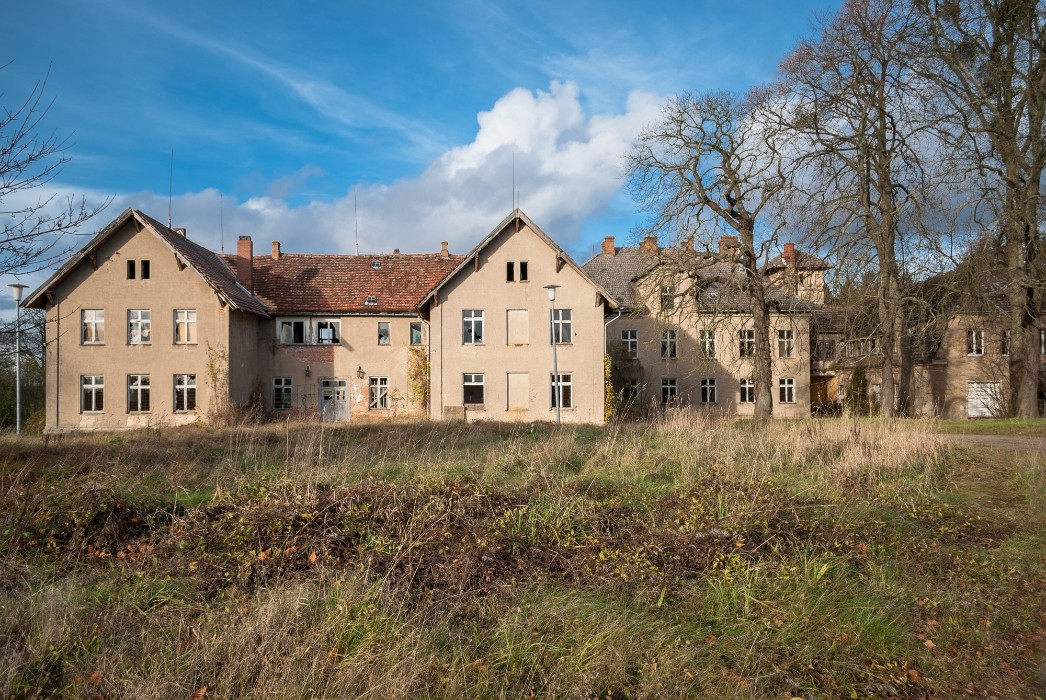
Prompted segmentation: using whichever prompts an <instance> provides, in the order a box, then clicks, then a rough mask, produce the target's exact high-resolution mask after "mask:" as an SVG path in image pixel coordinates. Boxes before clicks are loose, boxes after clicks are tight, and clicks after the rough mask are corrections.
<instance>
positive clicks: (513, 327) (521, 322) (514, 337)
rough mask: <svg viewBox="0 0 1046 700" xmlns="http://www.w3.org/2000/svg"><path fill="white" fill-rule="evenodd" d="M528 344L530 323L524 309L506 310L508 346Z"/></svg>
mask: <svg viewBox="0 0 1046 700" xmlns="http://www.w3.org/2000/svg"><path fill="white" fill-rule="evenodd" d="M529 343H530V323H529V321H528V317H527V310H526V309H509V310H508V344H509V345H527V344H529Z"/></svg>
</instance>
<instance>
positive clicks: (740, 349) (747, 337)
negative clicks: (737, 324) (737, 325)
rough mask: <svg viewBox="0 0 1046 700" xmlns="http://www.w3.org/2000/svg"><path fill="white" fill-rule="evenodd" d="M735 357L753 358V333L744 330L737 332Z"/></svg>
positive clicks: (750, 330) (752, 331) (749, 330)
mask: <svg viewBox="0 0 1046 700" xmlns="http://www.w3.org/2000/svg"><path fill="white" fill-rule="evenodd" d="M737 356H738V357H755V331H754V330H752V329H750V328H746V329H743V330H740V331H738V332H737Z"/></svg>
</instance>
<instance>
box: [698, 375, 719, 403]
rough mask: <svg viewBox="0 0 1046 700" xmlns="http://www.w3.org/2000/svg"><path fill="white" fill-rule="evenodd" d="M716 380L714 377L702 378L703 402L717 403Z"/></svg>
mask: <svg viewBox="0 0 1046 700" xmlns="http://www.w3.org/2000/svg"><path fill="white" fill-rule="evenodd" d="M715 402H716V397H715V380H714V379H702V380H701V403H715Z"/></svg>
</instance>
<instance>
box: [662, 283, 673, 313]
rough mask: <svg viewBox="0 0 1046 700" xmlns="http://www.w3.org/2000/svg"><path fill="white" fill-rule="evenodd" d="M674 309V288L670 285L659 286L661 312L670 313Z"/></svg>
mask: <svg viewBox="0 0 1046 700" xmlns="http://www.w3.org/2000/svg"><path fill="white" fill-rule="evenodd" d="M675 307H676V288H675V287H673V286H672V285H670V284H663V285H661V310H662V311H671V310H672V309H674V308H675Z"/></svg>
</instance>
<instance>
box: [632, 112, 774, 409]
mask: <svg viewBox="0 0 1046 700" xmlns="http://www.w3.org/2000/svg"><path fill="white" fill-rule="evenodd" d="M762 105H763V103H762V101H761V97H760V96H759V95H755V94H753V95H750V96H749V97H745V98H742V97H739V96H737V95H734V94H732V93H728V92H708V93H703V94H697V95H695V94H684V95H681V96H678V97H674V98H672V99H671V100H669V102H668V103H667V104H666V105H665V107H664V110H663V112H662V115H661V119H660V120H659V121H658V122H656V123H654V124H653V125H651V126H649V127H647V128H646V129H645V130H644V131H643V133H642V134H641V135H640V137H639V139H638V140H637V141H636V143H635V144H634V146H633V149H632V151H631V153H630V154H629V157H628V170H629V181H630V184H631V188H632V192H633V196H634V197H635V198H636V200H637V202H639V203H640V205H641V206H642V207H643V208H644V209H646V210H647V211H648V212H650V214H651V222H650V225H649V227H648V228H647V233H650V234H652V235H658V234H665V235H670V236H672V235H674V236H675V237H676V240H679V241H682V240H691V241H693V240H697V241H698V242H701V243H703V244H704V247H705V248H706V249H707V251H709V253H708V255H711V256H715V255H716V253H714V252H713V251H714V250H716V244H715V240H714V239H715V237H716V233H717V231H721V230H722V229H724V228H725V229H727V230H730V231H732V232H735V233H736V234H737V237H738V243H739V245H738V248H737V250H736V254H735V253H725V254H724V255H723V256H722V258H723V261H724V262H729V263H730V264H736V265H739V266H740V268H741V270H742V272H743V282H742V286H743V290H744V293H745V295H746V296H747V298H748V302H749V311H750V313H751V315H752V325H753V329H754V331H755V339H756V340H755V348H754V358H753V362H754V365H753V372H752V382H753V384H754V389H755V417H756V418H757V419H766V418H769V417H770V416H771V415H772V413H773V395H772V386H771V359H770V349H771V348H770V304H769V295H768V287H769V282H768V280H767V277H766V276H765V275H764V274H763V271H762V269H761V267H760V261H761V260H763V259H765V257H766V254H767V251H768V250H769V247H770V245H771V242H772V240H773V238H774V234H775V232H776V231H775V230H770V229H769V228H768V227H767V226H766V225H765V222H764V221H763V215H764V213H767V212H768V211H769V209H768V207H769V205H770V204H771V202H772V201H773V200H774V199H775V198H776V197H777V196H778V195H779V194H780V193H781V192H782V190H783V188H784V177H783V176H782V168H781V164H780V160H779V158H778V154H777V153H776V151H775V150H774V148H773V139H772V138H769V137H768V133H767V130H766V123H765V121H763V120H760V119H759V116H760V114H761V108H762ZM688 247H689V246H688ZM708 255H706V256H689V257H688V258H684V259H690V260H694V261H700V262H698V263H697V264H707V260H708Z"/></svg>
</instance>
